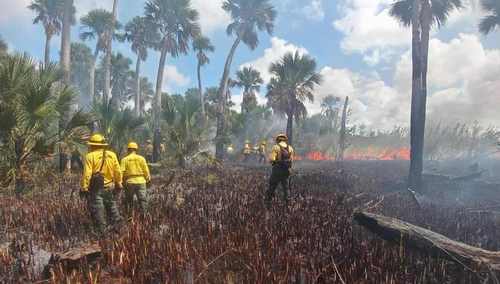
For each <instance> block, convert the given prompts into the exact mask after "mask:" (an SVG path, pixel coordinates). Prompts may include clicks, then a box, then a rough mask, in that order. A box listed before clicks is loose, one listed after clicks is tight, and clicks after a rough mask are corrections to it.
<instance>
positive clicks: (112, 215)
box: [88, 189, 121, 233]
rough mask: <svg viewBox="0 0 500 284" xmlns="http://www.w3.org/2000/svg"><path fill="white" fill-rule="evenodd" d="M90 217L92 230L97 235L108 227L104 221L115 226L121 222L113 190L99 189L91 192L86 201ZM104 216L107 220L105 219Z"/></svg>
mask: <svg viewBox="0 0 500 284" xmlns="http://www.w3.org/2000/svg"><path fill="white" fill-rule="evenodd" d="M88 206H89V209H90V215H91V216H92V221H93V222H94V228H95V229H96V231H97V232H98V233H103V232H104V231H105V229H106V226H107V225H108V222H107V220H106V219H109V220H110V221H111V223H110V225H117V224H119V223H120V222H121V216H120V212H119V211H118V206H117V205H116V196H115V193H114V192H113V190H111V189H108V190H103V189H100V190H98V191H95V192H91V193H90V196H89V199H88ZM106 215H107V217H108V218H106Z"/></svg>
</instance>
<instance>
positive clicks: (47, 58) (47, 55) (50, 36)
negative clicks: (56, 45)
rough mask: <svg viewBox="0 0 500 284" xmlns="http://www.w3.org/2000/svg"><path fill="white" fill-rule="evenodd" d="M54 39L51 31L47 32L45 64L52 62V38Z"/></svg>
mask: <svg viewBox="0 0 500 284" xmlns="http://www.w3.org/2000/svg"><path fill="white" fill-rule="evenodd" d="M51 39H52V34H51V33H50V32H45V58H44V63H45V66H47V65H49V63H50V40H51Z"/></svg>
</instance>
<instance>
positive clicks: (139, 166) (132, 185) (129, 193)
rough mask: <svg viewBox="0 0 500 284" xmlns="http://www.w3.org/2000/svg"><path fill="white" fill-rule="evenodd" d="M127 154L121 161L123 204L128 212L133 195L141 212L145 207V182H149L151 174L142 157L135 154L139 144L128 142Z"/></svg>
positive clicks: (130, 208) (132, 201) (131, 204)
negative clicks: (123, 188)
mask: <svg viewBox="0 0 500 284" xmlns="http://www.w3.org/2000/svg"><path fill="white" fill-rule="evenodd" d="M127 149H128V155H127V156H126V157H125V158H123V159H122V161H121V169H122V172H123V182H124V185H125V199H124V201H125V205H126V207H127V211H128V212H129V213H130V212H131V211H132V208H133V203H134V197H137V202H138V203H139V209H140V212H141V213H145V212H146V209H147V203H148V201H147V195H146V189H147V184H149V183H150V182H151V175H150V174H149V168H148V165H147V163H146V159H144V157H142V156H140V155H138V154H137V151H138V150H139V146H138V145H137V143H135V142H130V143H129V144H128V146H127Z"/></svg>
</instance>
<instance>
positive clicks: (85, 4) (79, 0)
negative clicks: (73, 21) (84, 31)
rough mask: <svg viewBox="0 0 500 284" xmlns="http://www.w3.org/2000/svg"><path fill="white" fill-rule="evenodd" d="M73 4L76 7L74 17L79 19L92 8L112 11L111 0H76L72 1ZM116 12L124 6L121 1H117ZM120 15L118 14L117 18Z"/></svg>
mask: <svg viewBox="0 0 500 284" xmlns="http://www.w3.org/2000/svg"><path fill="white" fill-rule="evenodd" d="M74 5H75V7H76V17H77V19H80V18H81V17H82V16H84V15H86V14H87V13H88V12H90V11H91V10H94V9H105V10H108V11H112V9H113V0H76V1H74ZM118 5H119V6H118V12H119V10H121V9H122V8H124V7H121V5H123V4H122V3H118ZM119 17H120V15H118V18H119Z"/></svg>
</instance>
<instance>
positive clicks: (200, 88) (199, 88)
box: [196, 60, 206, 121]
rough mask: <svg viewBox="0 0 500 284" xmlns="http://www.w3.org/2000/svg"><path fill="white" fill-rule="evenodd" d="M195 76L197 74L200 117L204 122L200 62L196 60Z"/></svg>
mask: <svg viewBox="0 0 500 284" xmlns="http://www.w3.org/2000/svg"><path fill="white" fill-rule="evenodd" d="M196 71H197V74H198V92H199V95H200V104H201V116H202V117H203V121H205V118H206V113H205V98H204V97H203V88H202V86H201V62H200V61H199V60H198V67H197V70H196Z"/></svg>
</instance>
